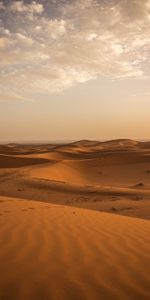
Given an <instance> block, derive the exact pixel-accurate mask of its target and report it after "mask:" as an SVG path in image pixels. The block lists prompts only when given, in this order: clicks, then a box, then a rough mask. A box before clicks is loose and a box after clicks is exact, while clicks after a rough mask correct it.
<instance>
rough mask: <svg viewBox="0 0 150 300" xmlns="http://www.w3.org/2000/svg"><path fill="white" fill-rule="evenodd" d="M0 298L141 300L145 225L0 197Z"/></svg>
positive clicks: (146, 266) (148, 285)
mask: <svg viewBox="0 0 150 300" xmlns="http://www.w3.org/2000/svg"><path fill="white" fill-rule="evenodd" d="M0 207H1V214H0V227H1V231H0V244H1V245H0V266H1V277H0V299H1V300H8V299H11V300H26V299H28V300H30V299H32V300H34V299H35V300H38V299H39V300H41V299H45V300H47V299H51V300H53V299H55V300H56V299H57V300H63V299H64V300H70V299H75V300H76V299H81V300H82V299H84V300H86V299H89V300H91V299H94V300H99V299H103V300H105V299H115V300H117V299H119V300H120V299H124V300H126V299H130V300H132V299H142V300H144V299H145V300H146V299H147V300H148V299H149V295H150V294H149V293H150V277H149V273H150V255H149V242H150V239H149V237H150V223H149V221H145V220H140V219H136V218H134V219H132V218H128V217H123V216H116V215H111V214H107V213H100V212H93V211H90V210H83V209H78V208H69V207H67V206H56V205H52V204H46V203H40V202H34V201H30V202H29V201H25V200H21V199H16V200H13V199H11V198H4V197H1V198H0Z"/></svg>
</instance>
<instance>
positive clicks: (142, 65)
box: [0, 0, 150, 97]
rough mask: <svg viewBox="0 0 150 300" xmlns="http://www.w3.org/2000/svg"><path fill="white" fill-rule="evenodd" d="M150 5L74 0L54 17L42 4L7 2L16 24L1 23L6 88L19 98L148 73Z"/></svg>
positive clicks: (0, 54)
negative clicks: (6, 24)
mask: <svg viewBox="0 0 150 300" xmlns="http://www.w3.org/2000/svg"><path fill="white" fill-rule="evenodd" d="M56 2H57V1H56ZM149 5H150V1H149V0H143V1H141V0H132V1H130V0H126V1H124V0H120V1H116V0H113V1H108V0H106V1H98V0H97V1H96V0H74V1H72V2H71V3H68V4H65V5H63V6H61V5H59V7H58V6H57V8H56V11H55V15H56V16H57V17H55V18H52V17H50V16H48V15H45V14H44V13H43V12H44V6H43V5H42V4H39V3H37V2H35V1H33V2H31V3H30V4H26V3H25V2H23V1H14V2H13V3H11V4H9V5H7V6H5V11H6V12H7V11H8V13H9V16H11V17H12V20H13V21H12V22H14V24H13V23H12V24H11V26H10V27H9V26H7V27H6V26H4V24H3V25H2V26H1V27H0V35H1V38H0V50H1V52H0V57H1V84H2V86H5V88H6V90H7V88H8V87H9V89H11V90H12V91H13V93H14V94H15V95H16V94H17V93H18V95H20V97H21V96H22V95H25V94H29V93H30V91H31V92H32V93H33V90H36V92H38V91H40V92H43V93H44V92H46V93H48V92H54V91H59V90H62V89H64V88H68V87H70V86H72V85H75V84H77V83H81V82H85V81H87V80H90V79H94V78H96V77H98V76H109V77H111V78H113V79H115V78H122V77H131V78H132V77H134V78H135V77H150V27H149V22H150V8H149ZM16 24H17V26H16ZM13 25H14V27H13ZM11 27H13V28H12V29H13V30H11Z"/></svg>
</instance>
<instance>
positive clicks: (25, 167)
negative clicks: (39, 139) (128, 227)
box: [0, 139, 150, 219]
mask: <svg viewBox="0 0 150 300" xmlns="http://www.w3.org/2000/svg"><path fill="white" fill-rule="evenodd" d="M0 195H3V196H10V197H19V198H24V199H31V200H38V201H45V202H50V203H57V204H65V205H71V206H76V207H82V208H88V209H94V210H95V209H96V210H100V211H106V212H111V213H113V214H122V215H128V216H132V217H133V216H134V217H140V218H144V219H150V143H149V142H138V141H132V140H129V139H120V140H112V141H105V142H99V141H88V140H81V141H77V142H72V143H69V144H29V145H28V144H8V145H1V146H0Z"/></svg>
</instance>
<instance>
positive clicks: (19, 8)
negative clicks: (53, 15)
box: [9, 1, 43, 14]
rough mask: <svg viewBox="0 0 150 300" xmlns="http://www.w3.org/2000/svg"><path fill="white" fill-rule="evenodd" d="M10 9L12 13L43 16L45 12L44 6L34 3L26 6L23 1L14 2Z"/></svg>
mask: <svg viewBox="0 0 150 300" xmlns="http://www.w3.org/2000/svg"><path fill="white" fill-rule="evenodd" d="M9 9H10V11H12V12H18V13H22V12H26V13H32V14H41V13H42V12H43V5H42V4H39V3H37V2H36V1H32V2H31V4H25V3H24V2H23V1H14V2H13V3H12V4H10V5H9Z"/></svg>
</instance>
